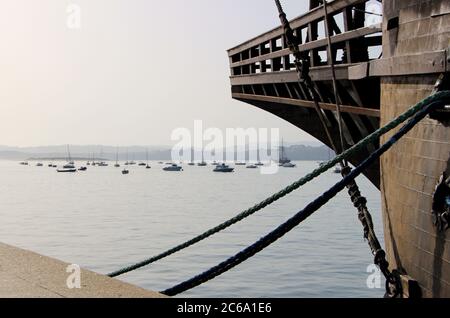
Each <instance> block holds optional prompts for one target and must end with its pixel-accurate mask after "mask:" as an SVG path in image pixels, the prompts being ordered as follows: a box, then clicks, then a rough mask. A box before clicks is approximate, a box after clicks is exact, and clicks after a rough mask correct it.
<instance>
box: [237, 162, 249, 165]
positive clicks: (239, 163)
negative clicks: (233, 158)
mask: <svg viewBox="0 0 450 318" xmlns="http://www.w3.org/2000/svg"><path fill="white" fill-rule="evenodd" d="M235 165H236V166H245V165H246V163H245V162H236V163H235Z"/></svg>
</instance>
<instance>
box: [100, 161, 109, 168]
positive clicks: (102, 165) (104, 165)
mask: <svg viewBox="0 0 450 318" xmlns="http://www.w3.org/2000/svg"><path fill="white" fill-rule="evenodd" d="M98 166H99V167H107V166H108V164H107V163H106V162H104V161H102V162H100V163H99V164H98Z"/></svg>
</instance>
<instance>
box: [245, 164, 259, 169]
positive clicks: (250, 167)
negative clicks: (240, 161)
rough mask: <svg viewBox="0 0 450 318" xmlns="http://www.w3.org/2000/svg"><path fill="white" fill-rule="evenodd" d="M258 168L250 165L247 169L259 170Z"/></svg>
mask: <svg viewBox="0 0 450 318" xmlns="http://www.w3.org/2000/svg"><path fill="white" fill-rule="evenodd" d="M257 168H258V166H257V165H248V166H247V169H257Z"/></svg>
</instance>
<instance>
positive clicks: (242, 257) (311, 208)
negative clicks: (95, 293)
mask: <svg viewBox="0 0 450 318" xmlns="http://www.w3.org/2000/svg"><path fill="white" fill-rule="evenodd" d="M443 104H444V101H443V100H440V101H435V102H431V103H429V104H428V105H427V106H425V107H424V108H422V109H421V110H420V111H419V112H418V113H417V114H416V115H415V116H414V117H413V118H412V119H411V120H410V121H409V122H408V123H407V124H405V125H404V126H403V127H402V128H401V129H400V130H399V131H398V132H397V133H396V134H395V135H393V136H392V137H391V138H390V139H389V140H388V141H387V142H386V143H385V144H383V145H382V146H381V147H380V148H378V149H377V150H376V151H375V152H373V153H372V154H371V155H370V156H369V157H368V158H367V159H366V160H364V161H363V162H362V163H361V164H360V165H359V166H358V167H356V168H355V169H354V170H353V171H351V172H350V173H349V174H348V175H347V176H346V177H345V178H344V179H342V180H341V181H339V182H338V183H336V184H335V185H334V186H333V187H332V188H330V189H329V190H328V191H326V192H325V193H323V194H322V195H321V196H319V197H318V198H317V199H315V200H314V201H313V202H311V203H309V204H308V205H307V206H306V207H305V208H304V209H303V210H301V211H300V212H298V213H297V214H296V215H294V216H293V217H292V218H290V219H289V220H288V221H286V222H285V223H283V224H281V225H280V226H279V227H277V228H276V229H275V230H274V231H272V232H270V233H269V234H267V235H266V236H264V237H263V238H261V239H260V240H258V241H257V242H255V243H254V244H252V245H250V246H249V247H247V248H245V249H244V250H242V251H241V252H239V253H237V254H236V255H234V256H232V257H230V258H229V259H227V260H225V261H224V262H222V263H220V264H219V265H217V266H214V267H212V268H210V269H209V270H207V271H205V272H203V273H201V274H200V275H198V276H195V277H193V278H191V279H189V280H187V281H184V282H182V283H180V284H178V285H176V286H174V287H172V288H169V289H166V290H164V291H162V292H161V293H163V294H165V295H167V296H175V295H178V294H180V293H182V292H185V291H187V290H189V289H192V288H194V287H196V286H199V285H201V284H203V283H205V282H207V281H209V280H211V279H213V278H215V277H217V276H219V275H221V274H223V273H225V272H227V271H228V270H230V269H232V268H234V267H235V266H237V265H239V264H240V263H242V262H244V261H246V260H247V259H249V258H250V257H252V256H254V255H255V254H257V253H259V252H260V251H262V250H263V249H264V248H266V247H268V246H269V245H271V244H272V243H274V242H275V241H277V240H278V239H280V238H281V237H283V236H284V235H285V234H286V233H288V232H289V231H291V230H292V229H293V228H295V227H296V226H298V225H299V224H300V223H301V222H303V221H304V220H306V218H308V217H309V216H311V215H312V214H313V213H314V212H316V211H317V210H319V209H320V208H321V207H322V206H323V205H325V204H326V203H327V202H328V201H329V200H331V199H332V198H333V197H334V196H336V194H337V193H339V192H341V191H342V190H343V189H344V188H345V187H346V186H347V185H348V184H350V183H351V182H353V181H354V180H355V178H356V177H358V176H359V175H360V174H361V173H362V172H363V171H364V170H365V169H366V168H368V167H369V166H370V165H371V164H373V163H374V162H375V161H376V160H377V159H378V158H380V157H381V156H382V155H383V154H384V153H385V152H386V151H388V150H389V149H390V148H391V147H392V146H393V145H394V144H395V143H396V142H397V141H398V140H400V139H401V138H402V137H403V136H404V135H405V134H407V133H408V132H409V131H410V130H411V129H412V128H414V127H415V126H416V124H417V123H419V122H420V121H421V120H422V119H423V118H425V116H427V115H428V114H429V113H430V112H431V111H432V110H434V109H437V108H438V107H441V106H443Z"/></svg>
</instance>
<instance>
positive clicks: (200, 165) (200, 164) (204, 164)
mask: <svg viewBox="0 0 450 318" xmlns="http://www.w3.org/2000/svg"><path fill="white" fill-rule="evenodd" d="M207 165H208V164H207V163H206V162H204V161H202V162H199V163H197V166H199V167H206V166H207Z"/></svg>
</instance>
